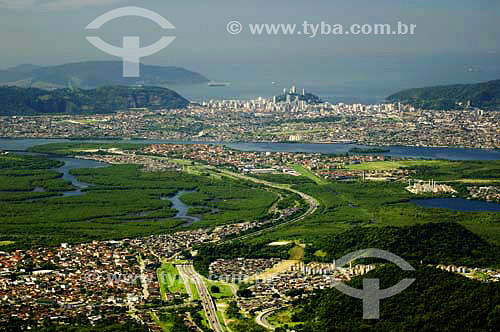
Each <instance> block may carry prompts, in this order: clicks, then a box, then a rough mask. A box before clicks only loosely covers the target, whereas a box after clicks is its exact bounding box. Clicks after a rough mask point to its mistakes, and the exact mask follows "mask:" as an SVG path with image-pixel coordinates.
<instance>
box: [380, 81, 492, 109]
mask: <svg viewBox="0 0 500 332" xmlns="http://www.w3.org/2000/svg"><path fill="white" fill-rule="evenodd" d="M387 99H388V100H390V101H393V102H396V101H401V102H402V103H403V104H410V105H413V106H414V107H417V108H422V109H428V110H456V109H463V108H464V107H465V106H466V104H467V102H469V101H470V102H471V105H472V106H474V107H479V108H482V109H487V110H499V109H500V80H496V81H489V82H485V83H478V84H456V85H445V86H436V87H428V88H419V89H409V90H404V91H401V92H398V93H395V94H393V95H391V96H389V97H387ZM458 103H462V105H458Z"/></svg>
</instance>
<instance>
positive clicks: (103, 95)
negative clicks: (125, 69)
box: [0, 86, 189, 115]
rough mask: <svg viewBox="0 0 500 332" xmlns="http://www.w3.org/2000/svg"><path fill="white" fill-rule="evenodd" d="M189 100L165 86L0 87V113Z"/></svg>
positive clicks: (87, 110) (179, 104)
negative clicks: (93, 87)
mask: <svg viewBox="0 0 500 332" xmlns="http://www.w3.org/2000/svg"><path fill="white" fill-rule="evenodd" d="M188 104H189V101H188V100H186V99H185V98H183V97H182V96H181V95H179V94H178V93H176V92H175V91H172V90H170V89H166V88H159V87H126V86H107V87H101V88H97V89H93V90H81V89H57V90H52V91H47V90H42V89H35V88H27V89H25V88H19V87H0V115H41V114H96V113H112V112H115V111H118V110H126V109H130V108H152V109H179V108H185V107H186V106H187V105H188Z"/></svg>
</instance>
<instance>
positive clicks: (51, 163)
mask: <svg viewBox="0 0 500 332" xmlns="http://www.w3.org/2000/svg"><path fill="white" fill-rule="evenodd" d="M62 165H63V163H62V162H60V161H57V160H52V159H48V158H41V157H34V156H29V155H15V154H9V155H3V156H0V169H12V170H21V169H23V170H26V169H46V168H56V167H61V166H62Z"/></svg>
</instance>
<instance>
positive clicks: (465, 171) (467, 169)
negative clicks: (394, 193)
mask: <svg viewBox="0 0 500 332" xmlns="http://www.w3.org/2000/svg"><path fill="white" fill-rule="evenodd" d="M403 168H406V169H411V170H415V171H416V174H415V177H416V178H418V179H434V180H438V181H450V180H459V179H497V180H498V179H500V160H493V161H442V162H435V163H425V162H422V163H421V164H420V165H419V164H416V165H414V166H407V167H403Z"/></svg>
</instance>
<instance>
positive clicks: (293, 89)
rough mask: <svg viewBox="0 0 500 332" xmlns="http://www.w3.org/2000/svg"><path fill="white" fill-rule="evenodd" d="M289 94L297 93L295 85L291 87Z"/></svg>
mask: <svg viewBox="0 0 500 332" xmlns="http://www.w3.org/2000/svg"><path fill="white" fill-rule="evenodd" d="M290 93H293V94H296V93H297V87H296V86H295V85H293V86H292V89H290Z"/></svg>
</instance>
